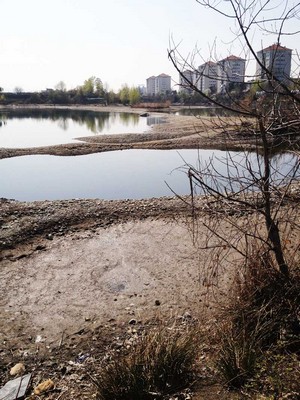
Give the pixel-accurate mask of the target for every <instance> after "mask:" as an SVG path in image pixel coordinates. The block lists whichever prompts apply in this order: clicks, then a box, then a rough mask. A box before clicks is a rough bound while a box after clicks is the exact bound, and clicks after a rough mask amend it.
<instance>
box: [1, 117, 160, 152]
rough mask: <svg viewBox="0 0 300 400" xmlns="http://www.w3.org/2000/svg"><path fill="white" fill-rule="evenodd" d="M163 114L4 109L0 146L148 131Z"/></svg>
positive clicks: (31, 145) (69, 141) (55, 142)
mask: <svg viewBox="0 0 300 400" xmlns="http://www.w3.org/2000/svg"><path fill="white" fill-rule="evenodd" d="M163 122H164V118H163V117H156V116H151V115H150V116H148V117H140V116H139V115H138V114H131V113H118V112H105V111H101V112H95V111H89V110H70V109H32V110H28V109H16V110H9V111H3V110H2V111H1V110H0V147H5V148H18V147H26V148H28V147H38V146H51V145H57V144H65V143H74V142H78V140H76V138H78V137H85V136H92V135H99V134H101V135H112V134H120V133H141V132H146V131H147V130H149V129H150V128H151V126H152V125H155V124H159V123H163Z"/></svg>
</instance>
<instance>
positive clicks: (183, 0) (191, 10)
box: [0, 0, 299, 91]
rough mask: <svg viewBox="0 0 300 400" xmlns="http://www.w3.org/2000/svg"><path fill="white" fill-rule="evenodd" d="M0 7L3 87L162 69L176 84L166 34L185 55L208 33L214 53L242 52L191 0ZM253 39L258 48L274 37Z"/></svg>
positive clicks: (140, 78)
mask: <svg viewBox="0 0 300 400" xmlns="http://www.w3.org/2000/svg"><path fill="white" fill-rule="evenodd" d="M224 1H225V0H224ZM0 14H1V22H0V86H1V87H3V88H4V90H5V91H13V90H14V88H15V87H21V88H22V89H23V90H24V91H40V90H44V89H45V88H53V87H55V86H56V85H57V83H58V82H59V81H64V82H65V84H66V86H67V89H71V88H74V87H76V86H78V85H80V84H82V83H83V81H84V80H85V79H87V78H89V77H90V76H96V77H99V78H101V80H102V81H103V83H106V84H107V85H108V87H109V88H111V89H114V90H118V89H119V88H120V87H121V85H122V84H125V83H127V84H128V85H138V84H145V82H146V78H148V77H149V76H152V75H159V74H160V73H163V72H164V73H166V74H169V75H171V77H172V79H173V86H174V87H175V88H176V86H175V85H176V82H178V74H177V72H176V71H175V69H174V67H173V66H172V64H171V62H170V61H169V60H168V57H167V49H168V48H169V39H170V36H173V39H174V41H175V42H176V43H179V42H180V43H181V44H180V51H181V52H182V53H183V54H185V55H187V54H188V52H189V51H192V50H193V48H194V47H195V45H196V44H197V46H198V48H199V49H200V50H201V56H202V57H203V60H205V61H206V60H208V59H209V52H210V46H209V45H210V44H212V43H213V42H214V40H215V39H216V40H217V53H218V56H219V57H226V56H228V55H229V54H235V55H237V56H242V54H241V52H240V47H239V45H238V43H235V44H230V43H229V41H230V39H231V38H232V34H231V33H230V25H229V21H227V20H226V19H224V18H222V17H221V16H219V15H217V14H215V13H213V12H212V11H210V10H207V9H204V8H203V7H201V6H200V5H199V4H198V3H197V2H196V0H0ZM298 23H299V21H298ZM255 40H256V45H257V46H259V47H260V46H261V44H263V46H268V45H270V44H272V43H273V42H274V41H275V38H274V37H271V36H269V37H259V38H258V37H257V38H256V39H255ZM297 41H299V37H298V39H297V38H295V37H294V36H292V37H289V36H287V37H286V38H285V39H284V40H282V45H284V46H287V47H289V48H292V49H293V50H295V48H296V47H297V45H298V44H297ZM260 49H261V47H260V48H258V49H257V50H260ZM203 60H199V63H198V64H197V61H196V65H199V64H201V63H202V62H203ZM250 69H251V64H250Z"/></svg>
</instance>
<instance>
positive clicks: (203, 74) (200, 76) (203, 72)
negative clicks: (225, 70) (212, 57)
mask: <svg viewBox="0 0 300 400" xmlns="http://www.w3.org/2000/svg"><path fill="white" fill-rule="evenodd" d="M195 75H196V74H195ZM195 78H196V79H195V84H196V86H197V88H198V89H199V90H201V92H206V91H207V90H211V91H213V92H214V91H216V89H217V78H218V66H217V64H216V63H214V62H212V61H208V62H206V63H204V64H202V65H200V66H199V67H198V73H197V75H196V76H195Z"/></svg>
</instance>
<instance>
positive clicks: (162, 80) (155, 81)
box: [146, 74, 171, 96]
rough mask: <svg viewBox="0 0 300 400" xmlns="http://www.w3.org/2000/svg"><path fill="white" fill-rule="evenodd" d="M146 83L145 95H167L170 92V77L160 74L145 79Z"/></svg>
mask: <svg viewBox="0 0 300 400" xmlns="http://www.w3.org/2000/svg"><path fill="white" fill-rule="evenodd" d="M146 82H147V95H148V96H156V95H159V94H167V93H170V92H171V77H170V75H167V74H160V75H158V76H150V78H148V79H146Z"/></svg>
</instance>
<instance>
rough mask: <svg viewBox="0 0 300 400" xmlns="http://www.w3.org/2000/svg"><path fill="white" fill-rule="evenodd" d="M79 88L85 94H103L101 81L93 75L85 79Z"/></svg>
mask: <svg viewBox="0 0 300 400" xmlns="http://www.w3.org/2000/svg"><path fill="white" fill-rule="evenodd" d="M81 90H82V92H83V94H84V95H85V96H93V95H94V96H101V95H103V94H104V90H103V84H102V81H101V79H100V78H96V77H95V76H91V77H90V78H88V79H86V80H85V81H84V83H83V85H82V86H81Z"/></svg>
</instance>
